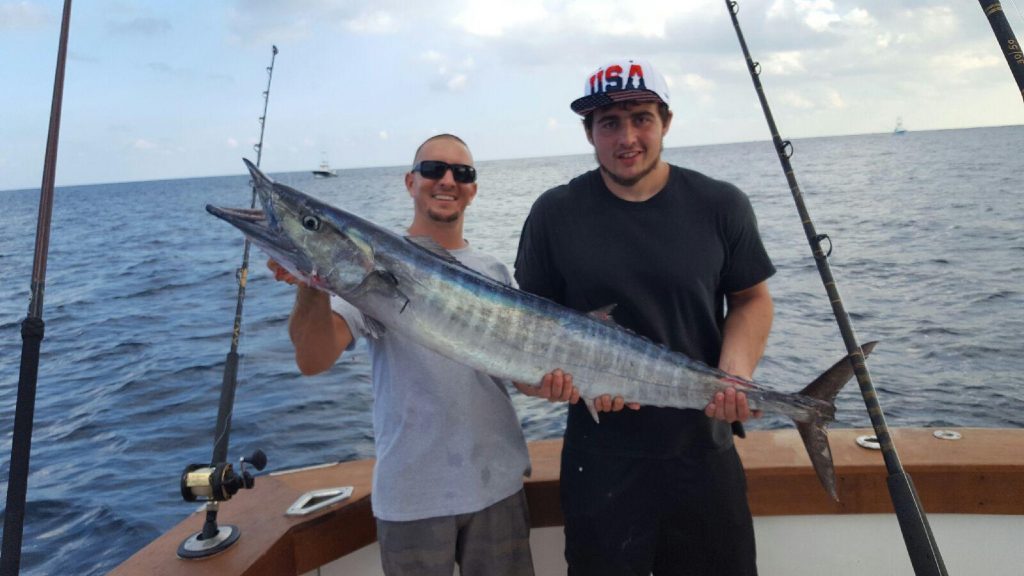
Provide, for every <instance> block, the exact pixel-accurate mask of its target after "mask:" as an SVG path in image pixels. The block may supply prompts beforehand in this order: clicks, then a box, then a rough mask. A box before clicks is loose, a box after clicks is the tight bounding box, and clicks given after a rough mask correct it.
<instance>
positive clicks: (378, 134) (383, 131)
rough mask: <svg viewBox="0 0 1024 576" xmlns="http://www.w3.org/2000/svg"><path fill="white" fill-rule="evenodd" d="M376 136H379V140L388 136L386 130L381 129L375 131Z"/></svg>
mask: <svg viewBox="0 0 1024 576" xmlns="http://www.w3.org/2000/svg"><path fill="white" fill-rule="evenodd" d="M377 137H378V138H380V139H381V140H387V139H388V138H389V136H388V131H387V130H381V131H380V132H378V133H377Z"/></svg>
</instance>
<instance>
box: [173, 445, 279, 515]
mask: <svg viewBox="0 0 1024 576" xmlns="http://www.w3.org/2000/svg"><path fill="white" fill-rule="evenodd" d="M246 464H251V465H252V467H253V468H255V469H256V470H257V471H259V470H263V468H265V467H266V466H267V455H266V454H264V453H263V451H262V450H259V449H257V450H256V451H255V452H253V453H252V454H251V455H250V456H249V457H247V458H241V459H240V460H239V467H238V468H239V470H238V473H235V470H234V468H233V467H232V466H231V464H229V463H227V462H219V463H215V464H189V465H188V466H186V467H185V471H184V472H182V474H181V497H182V498H184V499H185V501H186V502H196V501H203V502H225V501H227V500H230V499H231V497H232V496H234V495H235V494H236V493H237V492H238V491H239V490H241V489H242V488H246V489H249V488H252V487H253V486H254V485H255V484H256V479H255V478H253V475H252V474H251V473H250V472H249V471H248V470H246V469H245V465H246Z"/></svg>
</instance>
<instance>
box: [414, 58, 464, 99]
mask: <svg viewBox="0 0 1024 576" xmlns="http://www.w3.org/2000/svg"><path fill="white" fill-rule="evenodd" d="M419 58H420V60H423V61H425V62H428V63H430V64H433V65H434V66H435V67H436V68H435V73H434V74H433V78H432V79H431V80H430V88H431V89H433V90H436V91H439V92H462V91H464V90H465V89H466V87H467V85H468V84H469V73H470V71H472V70H473V69H474V68H475V67H476V62H475V60H474V59H473V57H472V56H465V57H463V58H462V60H461V61H459V62H451V61H450V60H449V59H448V57H447V56H445V55H444V54H442V53H440V52H438V51H436V50H427V51H426V52H423V53H421V54H420V56H419Z"/></svg>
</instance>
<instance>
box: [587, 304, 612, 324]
mask: <svg viewBox="0 0 1024 576" xmlns="http://www.w3.org/2000/svg"><path fill="white" fill-rule="evenodd" d="M615 306H616V304H609V305H607V306H603V307H601V308H598V309H597V310H591V311H590V312H587V316H590V317H591V318H593V319H594V320H597V321H598V322H603V323H605V324H611V325H612V326H618V324H616V323H615V320H612V310H615Z"/></svg>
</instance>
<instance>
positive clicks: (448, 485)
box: [331, 248, 530, 521]
mask: <svg viewBox="0 0 1024 576" xmlns="http://www.w3.org/2000/svg"><path fill="white" fill-rule="evenodd" d="M451 253H452V255H453V256H455V257H456V258H458V259H459V261H460V262H462V263H463V264H464V265H466V266H468V267H470V268H472V269H474V270H476V271H478V272H480V273H482V274H486V275H487V276H490V277H491V278H493V279H495V280H497V281H499V282H503V283H505V284H511V282H512V279H511V276H510V274H509V272H508V269H507V268H506V267H505V266H504V265H503V264H501V262H499V261H498V260H497V259H495V258H493V257H492V256H489V255H487V254H483V253H481V252H477V251H475V250H473V249H472V248H463V249H461V250H453V251H452V252H451ZM331 307H332V308H333V309H334V311H335V312H336V313H337V314H338V315H340V316H341V317H342V318H344V319H345V321H346V322H347V323H348V325H349V328H350V329H351V330H352V334H353V336H355V338H356V339H358V338H366V340H367V342H368V343H369V348H370V354H371V356H372V361H373V392H374V405H373V430H374V437H375V444H376V451H377V465H376V467H375V468H374V473H373V495H372V497H371V502H372V504H373V514H374V516H376V517H377V518H380V519H381V520H388V521H408V520H420V519H423V518H433V517H437V516H451V515H455V514H466V513H470V512H477V511H479V510H482V509H484V508H486V507H488V506H490V505H491V504H494V503H496V502H498V501H500V500H502V499H504V498H507V497H508V496H511V495H512V494H515V493H516V492H518V491H519V489H520V488H522V485H523V476H524V475H527V476H528V475H529V473H530V459H529V455H528V454H527V451H526V441H525V440H524V438H523V431H522V428H521V427H520V425H519V419H518V417H517V416H516V412H515V408H514V407H513V406H512V402H511V400H510V398H509V393H508V383H507V382H506V381H503V380H499V379H496V378H492V377H490V376H487V375H485V374H483V373H480V372H477V371H475V370H473V369H471V368H468V367H466V366H464V365H462V364H459V363H457V362H455V361H454V360H449V359H448V358H445V357H444V356H441V355H440V354H437V353H436V352H433V351H431V350H428V349H427V348H424V347H423V346H420V345H419V344H417V343H415V342H412V341H410V340H408V339H406V338H404V337H402V336H401V335H398V334H396V333H395V332H394V331H391V330H389V331H387V332H386V333H385V334H384V335H382V336H381V337H380V338H374V337H373V336H372V335H371V334H370V333H369V332H368V331H367V329H366V325H365V321H364V319H363V315H362V313H360V312H359V311H358V310H357V309H356V308H355V307H353V306H352V305H350V304H348V303H347V302H345V301H344V300H342V299H341V298H338V297H336V296H332V297H331ZM353 345H354V341H353ZM350 348H351V346H350Z"/></svg>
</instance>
